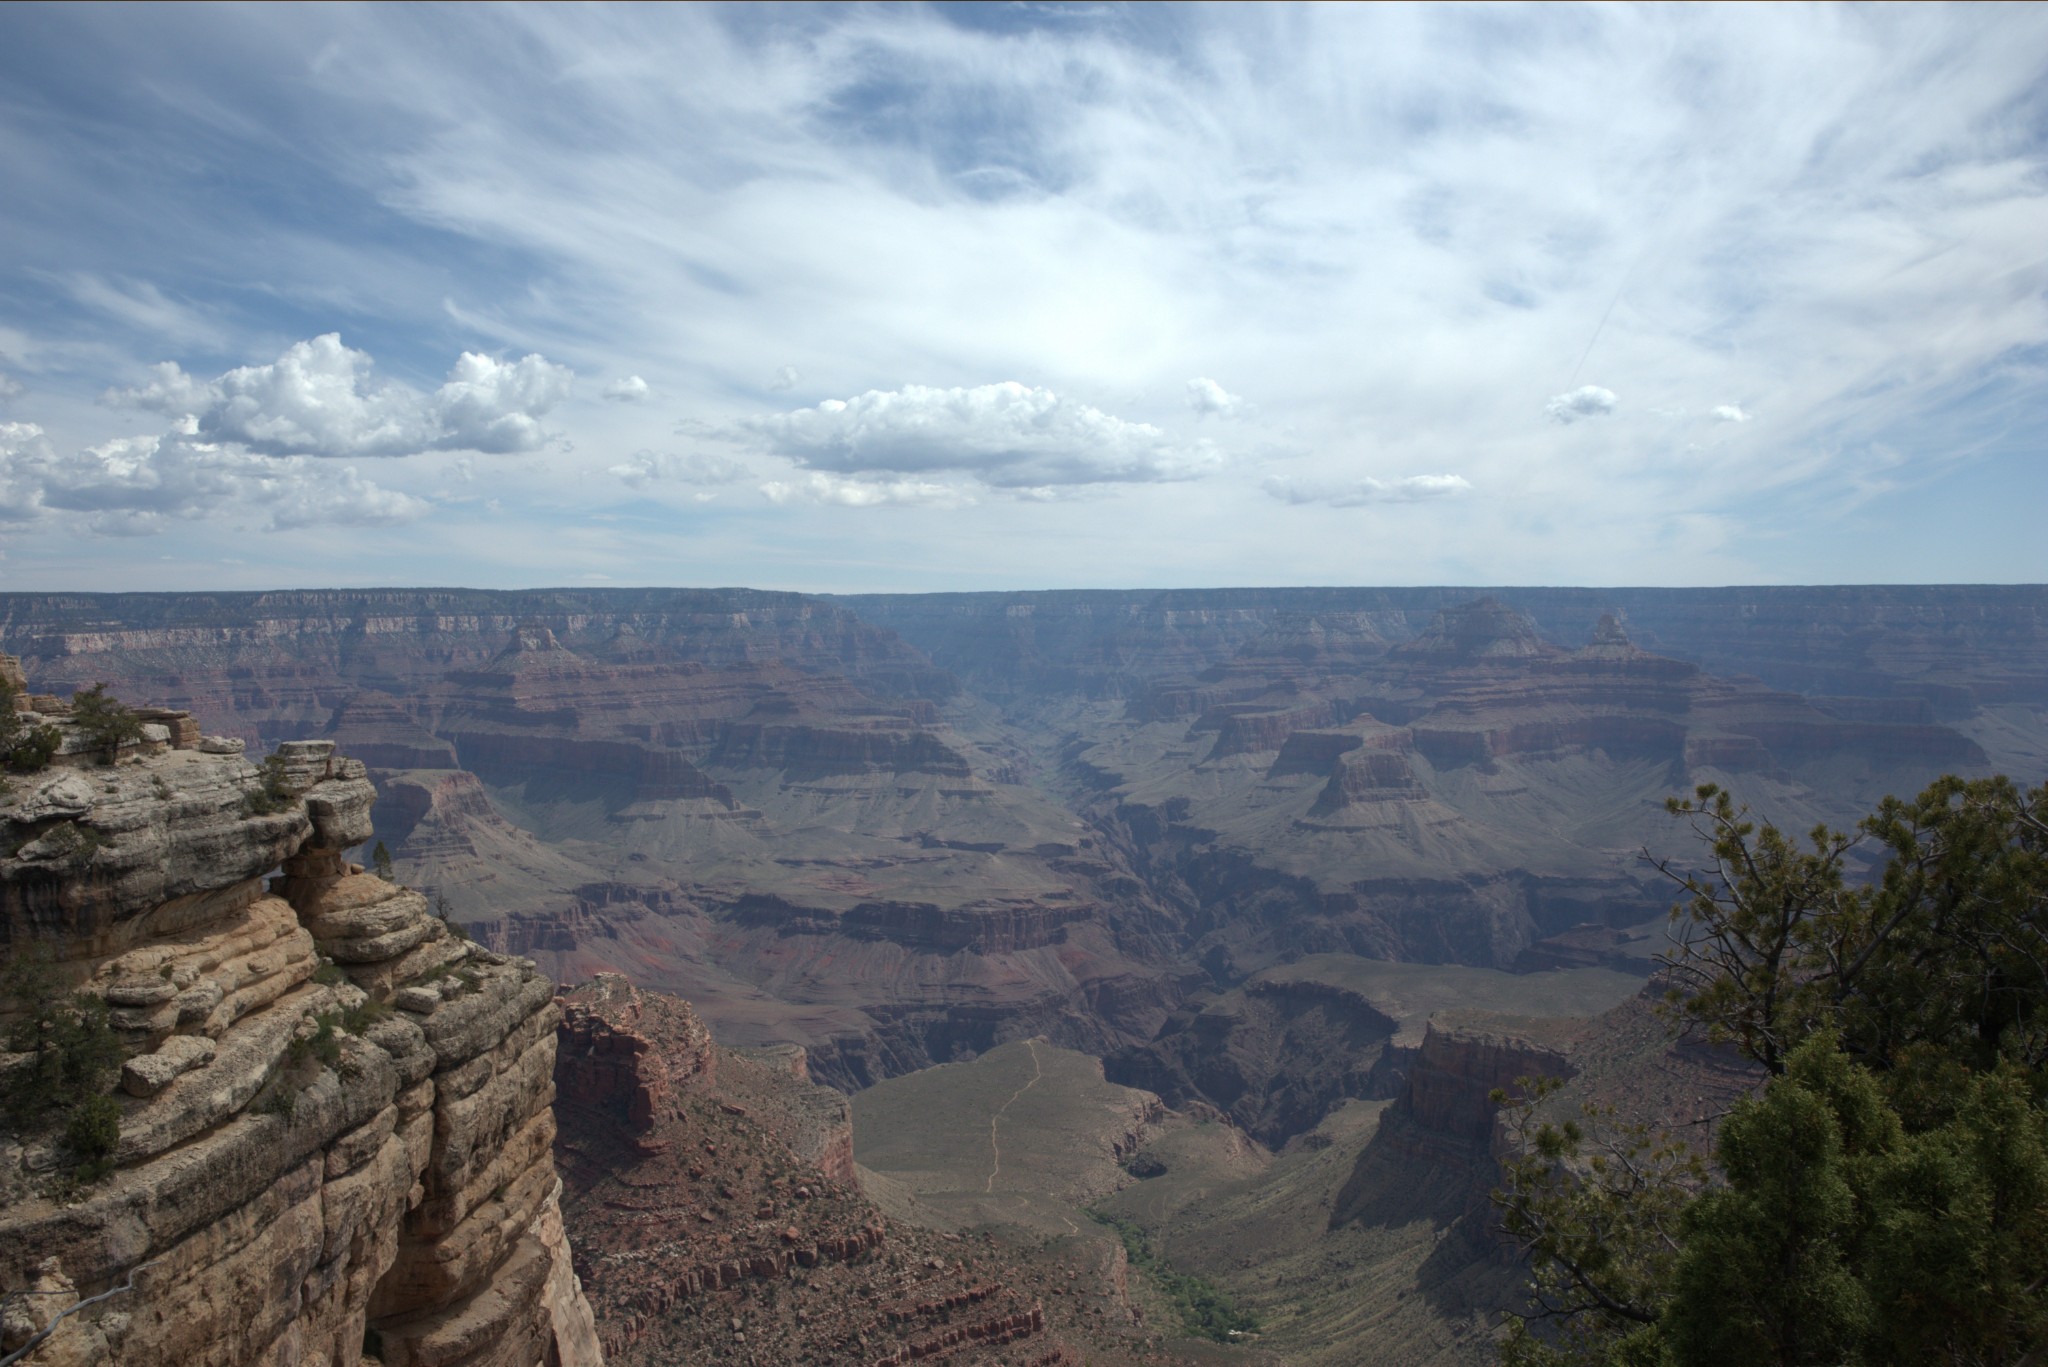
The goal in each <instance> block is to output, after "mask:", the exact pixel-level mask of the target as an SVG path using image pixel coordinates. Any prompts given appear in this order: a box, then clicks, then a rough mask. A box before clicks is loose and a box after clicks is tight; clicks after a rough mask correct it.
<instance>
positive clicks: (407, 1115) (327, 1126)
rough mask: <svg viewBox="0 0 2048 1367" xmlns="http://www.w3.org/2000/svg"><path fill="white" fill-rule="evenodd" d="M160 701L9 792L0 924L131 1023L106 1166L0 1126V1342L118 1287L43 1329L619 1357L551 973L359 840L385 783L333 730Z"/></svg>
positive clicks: (279, 1344)
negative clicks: (222, 723) (222, 720)
mask: <svg viewBox="0 0 2048 1367" xmlns="http://www.w3.org/2000/svg"><path fill="white" fill-rule="evenodd" d="M154 715H155V716H157V717H159V718H160V720H152V721H151V722H150V725H152V726H155V727H157V728H159V729H160V730H161V732H162V733H163V734H162V737H161V738H160V739H159V741H157V742H155V743H152V742H151V741H150V739H149V737H148V735H147V733H145V739H144V742H143V743H141V744H139V745H137V746H135V747H133V748H132V751H131V752H128V753H124V754H123V755H122V756H121V757H120V758H119V760H118V762H116V763H114V764H111V765H106V766H101V765H98V764H96V763H89V762H88V763H84V764H62V765H61V766H60V767H59V768H57V769H56V770H54V771H52V772H49V773H46V774H43V775H40V776H33V777H30V778H28V779H25V780H24V779H22V778H19V777H17V778H16V779H15V780H14V781H13V786H12V790H11V791H10V792H8V793H6V794H5V795H4V796H0V850H4V851H6V852H7V853H6V855H5V857H4V858H0V948H4V952H5V954H6V955H7V957H8V958H10V959H16V958H19V957H21V956H27V955H32V954H33V955H40V956H45V957H46V958H47V964H46V966H45V967H44V968H43V969H41V970H39V971H41V972H44V973H47V974H51V975H55V977H56V978H57V979H59V980H60V981H61V982H62V983H63V984H64V985H65V986H66V987H67V988H69V989H75V990H76V991H78V992H82V993H87V994H90V995H91V996H94V997H97V998H98V999H100V1000H101V1001H104V1002H105V1003H106V1004H107V1007H108V1017H109V1020H110V1022H111V1024H112V1026H113V1028H114V1030H115V1032H116V1035H117V1037H118V1039H119V1042H120V1051H121V1053H122V1055H123V1058H122V1061H121V1063H120V1067H119V1082H118V1088H119V1090H118V1092H117V1093H116V1094H115V1096H114V1098H113V1100H114V1104H115V1106H116V1107H117V1108H118V1112H119V1134H118V1138H117V1140H116V1141H115V1143H114V1145H113V1150H112V1153H111V1154H110V1155H109V1158H110V1162H111V1169H112V1170H111V1171H110V1172H108V1173H106V1174H104V1175H98V1174H91V1173H83V1172H80V1171H77V1170H76V1162H75V1155H74V1154H72V1153H71V1152H69V1151H68V1150H67V1149H66V1147H65V1145H64V1143H62V1142H60V1141H59V1140H58V1139H57V1138H56V1137H55V1136H53V1134H51V1133H47V1132H41V1131H37V1130H34V1129H33V1128H31V1129H30V1130H29V1131H28V1132H24V1133H18V1134H15V1135H13V1136H11V1137H7V1138H0V1307H5V1309H4V1312H0V1313H4V1327H0V1347H4V1349H6V1350H12V1349H16V1348H19V1347H22V1346H24V1344H25V1343H26V1342H27V1340H28V1338H29V1337H31V1336H32V1335H33V1334H35V1333H36V1332H38V1331H40V1330H41V1329H42V1328H45V1327H48V1326H50V1325H51V1324H52V1323H53V1321H54V1317H55V1316H56V1315H57V1313H58V1312H59V1311H61V1310H65V1309H68V1308H69V1307H71V1306H74V1305H82V1304H84V1299H82V1298H91V1297H94V1296H98V1295H100V1294H101V1293H106V1292H110V1291H111V1292H113V1293H114V1294H111V1295H107V1296H106V1297H105V1299H103V1300H99V1301H96V1302H93V1303H92V1304H91V1305H90V1306H89V1308H87V1309H85V1310H84V1312H83V1313H79V1314H76V1315H71V1316H68V1317H66V1318H64V1319H62V1320H61V1322H55V1328H54V1330H53V1332H52V1333H51V1334H50V1335H49V1336H48V1337H47V1338H46V1339H45V1340H43V1342H42V1345H41V1346H40V1347H39V1348H38V1349H37V1356H36V1358H35V1361H36V1362H37V1363H39V1364H46V1363H47V1364H56V1363H65V1364H79V1365H80V1367H83V1365H84V1364H95V1365H97V1364H106V1365H107V1367H116V1365H118V1364H137V1365H138V1367H141V1365H144V1364H147V1365H148V1367H188V1365H196V1364H222V1365H223V1367H225V1365H226V1364H241V1363H252V1364H253V1363H262V1364H277V1365H278V1367H284V1364H321V1367H352V1365H353V1364H356V1363H359V1362H377V1363H381V1364H383V1367H429V1365H431V1367H472V1365H473V1367H486V1365H488V1367H499V1365H500V1364H502V1365H503V1367H515V1365H517V1367H526V1365H527V1364H542V1363H544V1364H565V1365H566V1364H597V1363H599V1362H601V1360H602V1355H601V1352H600V1350H599V1348H598V1344H597V1338H596V1332H595V1326H594V1324H593V1321H592V1319H591V1315H590V1310H589V1306H588V1304H587V1302H586V1301H585V1300H584V1298H583V1295H582V1291H581V1289H580V1287H579V1285H578V1283H577V1280H576V1277H575V1275H574V1271H573V1267H572V1263H571V1258H570V1253H569V1249H568V1245H567V1242H566V1239H565V1236H564V1233H563V1229H562V1223H561V1214H560V1208H559V1205H558V1199H557V1194H558V1191H559V1189H560V1183H559V1181H558V1179H557V1178H556V1175H555V1170H554V1164H553V1161H552V1155H551V1146H552V1141H553V1138H554V1116H553V1112H552V1110H551V1108H550V1102H551V1101H552V1098H553V1091H554V1087H553V1071H554V1053H555V1017H556V1012H555V1008H554V1005H553V1002H552V984H550V983H549V982H548V981H547V980H546V979H544V978H542V977H540V976H539V975H538V974H537V972H536V971H535V970H534V968H533V966H532V965H531V964H530V963H527V962H525V961H522V960H517V959H512V958H508V957H505V956H502V955H498V954H494V953H491V952H489V951H485V950H482V949H481V948H479V947H477V946H475V945H472V944H470V943H468V942H467V941H465V940H464V939H462V938H460V937H459V936H457V935H455V934H453V933H451V931H450V929H449V928H448V927H447V926H446V925H445V924H444V923H443V922H441V921H440V920H439V919H437V918H436V917H434V916H433V915H432V914H431V913H430V912H429V910H428V908H427V904H426V902H425V900H424V899H423V898H422V897H420V896H419V894H417V893H413V892H410V891H407V890H404V889H401V888H399V887H396V886H394V885H392V884H389V883H386V882H384V881H383V880H381V879H378V878H374V877H369V876H366V875H364V874H363V873H362V871H361V869H360V867H359V866H357V865H353V864H350V863H348V862H346V860H345V858H344V852H345V851H347V850H349V849H350V848H351V847H353V846H355V845H358V844H360V843H361V842H362V841H363V840H365V839H366V838H367V837H368V836H369V834H370V824H369V812H370V809H371V806H372V803H373V801H374V799H375V794H374V792H373V791H372V789H371V786H370V784H369V782H368V781H367V780H366V778H365V777H364V771H363V766H362V765H361V764H360V763H359V762H357V761H355V760H353V759H349V758H346V757H344V756H341V755H338V754H336V753H335V751H334V746H333V744H332V743H331V742H326V741H298V742H287V743H285V744H284V745H282V746H281V747H280V748H279V750H278V753H277V756H276V757H275V758H276V760H277V762H276V763H274V764H272V765H270V766H269V770H268V772H266V771H265V769H264V768H262V767H260V766H258V765H256V764H254V763H252V762H251V761H250V760H249V759H247V758H245V757H243V756H242V755H241V754H239V753H234V751H236V750H239V748H240V747H239V746H225V745H209V744H207V743H205V742H204V741H203V740H202V738H201V736H200V733H199V728H198V727H197V726H196V725H186V724H185V723H186V722H188V721H189V718H184V717H182V716H179V715H165V714H154ZM60 724H61V719H60ZM152 751H156V752H155V753H152ZM67 831H68V832H71V833H72V834H71V835H69V836H66V835H65V834H64V832H67ZM280 867H281V869H282V873H281V874H280V875H279V876H277V877H275V878H271V879H269V880H268V881H266V880H265V877H264V875H265V874H266V873H268V872H269V871H270V870H272V869H278V868H280ZM394 1006H395V1007H396V1008H397V1009H394ZM24 1009H25V1007H24V1003H23V1001H22V1000H21V999H19V998H16V999H11V1000H9V1001H8V1002H7V1003H6V1004H5V1006H4V1008H0V1011H4V1013H5V1014H6V1015H7V1016H8V1018H9V1019H8V1022H6V1023H10V1024H11V1023H12V1022H13V1021H15V1020H19V1019H20V1018H21V1012H22V1011H23V1010H24ZM26 1063H27V1058H26V1056H8V1057H6V1058H4V1059H0V1068H4V1069H6V1070H7V1071H8V1072H9V1073H10V1074H14V1076H15V1078H17V1079H18V1078H19V1077H22V1076H26V1074H21V1073H17V1072H16V1070H18V1069H20V1068H22V1067H24V1066H25V1064H26ZM10 1085H12V1082H10ZM28 1293H34V1294H28Z"/></svg>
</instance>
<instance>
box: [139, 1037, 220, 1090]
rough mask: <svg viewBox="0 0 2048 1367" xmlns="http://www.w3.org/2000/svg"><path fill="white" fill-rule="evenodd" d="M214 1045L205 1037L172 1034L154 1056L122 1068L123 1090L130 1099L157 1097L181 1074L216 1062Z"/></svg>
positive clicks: (143, 1055)
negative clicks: (135, 1097) (133, 1097)
mask: <svg viewBox="0 0 2048 1367" xmlns="http://www.w3.org/2000/svg"><path fill="white" fill-rule="evenodd" d="M213 1056H214V1043H213V1041H212V1040H210V1039H208V1038H206V1037H205V1036H204V1035H173V1036H171V1038H169V1039H167V1040H165V1041H164V1043H163V1047H162V1048H160V1049H158V1050H157V1051H156V1052H155V1053H153V1054H142V1055H139V1056H137V1057H135V1058H131V1059H129V1060H128V1061H127V1062H126V1063H123V1064H122V1065H121V1090H123V1091H125V1092H127V1093H128V1095H130V1096H141V1097H150V1096H155V1095H156V1094H157V1093H158V1092H161V1091H162V1090H163V1089H164V1088H166V1087H168V1086H170V1085H171V1083H172V1081H173V1080H174V1079H176V1078H177V1077H178V1075H179V1074H181V1073H187V1072H190V1071H191V1070H192V1069H194V1068H200V1067H204V1066H205V1065H206V1064H209V1063H211V1062H213Z"/></svg>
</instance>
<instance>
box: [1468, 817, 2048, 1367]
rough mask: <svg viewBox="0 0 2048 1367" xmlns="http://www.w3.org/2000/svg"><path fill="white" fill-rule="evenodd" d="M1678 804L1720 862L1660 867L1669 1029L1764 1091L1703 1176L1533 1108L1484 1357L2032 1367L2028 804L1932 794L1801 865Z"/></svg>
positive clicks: (1811, 854)
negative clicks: (1514, 1267)
mask: <svg viewBox="0 0 2048 1367" xmlns="http://www.w3.org/2000/svg"><path fill="white" fill-rule="evenodd" d="M1670 807H1671V810H1672V811H1673V812H1674V813H1675V814H1676V815H1678V816H1680V817H1682V818H1684V819H1687V820H1689V821H1691V822H1692V823H1693V824H1694V825H1695V827H1696V828H1697V829H1698V831H1699V833H1700V835H1701V838H1702V842H1703V845H1704V846H1705V848H1706V850H1707V852H1708V854H1709V856H1710V864H1709V867H1707V868H1706V869H1704V870H1699V871H1694V870H1679V869H1676V868H1673V867H1672V866H1671V865H1669V864H1668V863H1660V864H1659V867H1661V868H1663V869H1664V870H1665V872H1666V873H1667V874H1669V875H1670V876H1671V877H1673V878H1674V879H1675V880H1676V881H1677V882H1678V883H1679V884H1680V885H1681V886H1682V887H1683V888H1684V889H1685V892H1686V894H1687V896H1686V900H1685V901H1684V902H1683V903H1682V904H1681V905H1680V906H1679V907H1677V908H1675V909H1674V911H1673V915H1674V918H1676V919H1677V921H1678V924H1679V936H1678V947H1677V949H1676V950H1675V951H1674V952H1673V953H1672V954H1671V955H1669V956H1668V959H1667V967H1668V970H1669V972H1670V974H1671V977H1672V980H1673V981H1674V983H1675V984H1676V988H1675V990H1674V992H1673V995H1672V1005H1673V1010H1674V1013H1675V1014H1676V1015H1677V1016H1678V1017H1679V1018H1680V1019H1681V1020H1683V1021H1685V1022H1686V1023H1687V1024H1689V1025H1692V1026H1695V1027H1698V1028H1701V1029H1703V1030H1704V1031H1705V1032H1706V1033H1707V1034H1708V1035H1709V1036H1710V1037H1711V1038H1714V1039H1716V1040H1719V1041H1722V1042H1725V1043H1727V1044H1729V1045H1731V1046H1732V1047H1734V1048H1735V1049H1737V1050H1738V1051H1740V1052H1741V1053H1742V1054H1743V1055H1745V1056H1746V1057H1748V1058H1749V1059H1751V1060H1753V1061H1754V1062H1755V1063H1757V1064H1759V1065H1761V1067H1762V1069H1763V1072H1764V1075H1765V1078H1766V1081H1765V1083H1764V1085H1763V1086H1761V1087H1760V1088H1759V1090H1758V1091H1757V1092H1756V1093H1755V1094H1754V1095H1752V1096H1750V1097H1747V1098H1745V1099H1743V1100H1741V1101H1739V1102H1737V1103H1736V1104H1735V1106H1734V1107H1733V1108H1731V1110H1730V1111H1729V1113H1728V1114H1727V1116H1726V1117H1725V1118H1724V1120H1723V1122H1722V1124H1721V1127H1720V1131H1719V1134H1718V1136H1717V1138H1716V1141H1715V1146H1714V1153H1713V1159H1714V1163H1713V1165H1712V1168H1711V1169H1709V1168H1708V1167H1707V1166H1706V1165H1704V1164H1703V1163H1701V1162H1700V1161H1699V1160H1698V1159H1697V1158H1696V1157H1693V1156H1691V1155H1690V1153H1689V1151H1688V1150H1686V1149H1685V1147H1684V1146H1683V1145H1680V1144H1677V1143H1675V1142H1673V1141H1671V1140H1670V1139H1669V1138H1668V1136H1662V1135H1657V1134H1653V1133H1652V1132H1650V1131H1648V1130H1645V1129H1635V1130H1630V1129H1628V1128H1626V1127H1615V1126H1614V1125H1613V1124H1612V1123H1611V1117H1602V1116H1599V1115H1597V1114H1593V1113H1590V1112H1589V1113H1586V1114H1584V1115H1583V1117H1582V1119H1581V1120H1580V1121H1573V1122H1567V1123H1564V1124H1558V1123H1555V1122H1540V1121H1539V1120H1538V1119H1537V1116H1538V1113H1539V1110H1540V1109H1541V1108H1542V1105H1543V1099H1544V1097H1545V1096H1546V1095H1547V1094H1548V1092H1549V1091H1550V1090H1552V1089H1553V1088H1554V1084H1539V1085H1536V1086H1535V1087H1534V1088H1533V1089H1532V1091H1531V1093H1530V1094H1529V1095H1528V1097H1527V1098H1526V1099H1525V1100H1524V1101H1523V1102H1522V1103H1521V1105H1520V1106H1519V1107H1518V1109H1517V1110H1516V1111H1514V1112H1513V1113H1512V1114H1511V1120H1512V1123H1513V1124H1514V1125H1515V1126H1516V1127H1517V1130H1518V1137H1519V1138H1520V1140H1521V1145H1520V1152H1519V1156H1518V1157H1516V1158H1514V1159H1512V1160H1510V1162H1509V1163H1508V1164H1507V1165H1506V1178H1507V1181H1506V1184H1505V1186H1504V1187H1503V1189H1502V1190H1501V1191H1500V1192H1497V1193H1496V1195H1495V1199H1496V1203H1497V1205H1498V1206H1499V1208H1500V1210H1501V1212H1502V1223H1503V1226H1504V1228H1505V1229H1506V1230H1507V1232H1508V1233H1509V1235H1510V1236H1511V1237H1512V1238H1514V1239H1515V1240H1516V1241H1517V1242H1518V1243H1519V1244H1520V1245H1521V1247H1522V1248H1523V1249H1524V1250H1525V1251H1526V1252H1527V1253H1528V1254H1529V1256H1530V1259H1531V1264H1532V1268H1533V1282H1534V1285H1533V1294H1532V1305H1531V1310H1530V1312H1529V1314H1528V1315H1527V1316H1524V1317H1520V1318H1517V1319H1516V1320H1515V1321H1514V1322H1513V1323H1511V1324H1510V1327H1509V1332H1508V1335H1507V1338H1506V1340H1505V1341H1504V1344H1503V1360H1504V1361H1508V1362H1511V1363H1526V1364H1544V1365H1548V1364H1558V1365H1561V1364H1567V1363H1571V1364H1579V1363H1608V1364H1651V1363H1657V1364H1667V1363H1668V1364H1676V1365H1677V1367H1692V1365H1693V1364H1708V1363H1728V1362H1743V1363H1751V1362H1755V1363H1783V1364H1806V1363H1813V1364H1821V1363H1827V1364H1837V1363H1840V1364H1864V1363H1868V1364H1879V1363H1919V1362H1942V1363H1958V1364H1962V1363H1969V1364H2020V1363H2037V1362H2042V1361H2048V821H2044V816H2048V788H2041V789H2036V790H2034V791H2033V792H2031V793H2029V792H2026V791H2024V790H2022V789H2020V788H2019V787H2017V786H2016V785H2014V784H2012V783H2011V782H2010V781H2008V780H2006V779H2003V778H1995V779H1982V780H1963V779H1959V778H1953V777H1949V778H1943V779H1940V780H1938V781H1937V782H1935V783H1934V784H1933V785H1932V786H1930V787H1929V788H1928V789H1927V790H1926V791H1925V792H1923V793H1921V794H1920V795H1919V796H1918V797H1917V798H1915V799H1912V800H1911V801H1906V800H1901V799H1897V798H1887V799H1886V800H1885V801H1884V802H1883V803H1882V804H1881V805H1880V806H1879V807H1878V809H1877V810H1876V811H1875V812H1873V813H1872V814H1871V815H1870V816H1869V817H1868V818H1866V819H1865V820H1864V821H1863V822H1861V823H1860V825H1859V827H1858V830H1857V832H1856V833H1855V834H1854V835H1848V834H1844V833H1841V832H1836V831H1831V830H1828V829H1826V828H1825V827H1822V828H1817V829H1815V830H1814V831H1812V832H1810V833H1809V834H1808V835H1807V836H1806V837H1805V839H1804V840H1796V839H1793V838H1791V837H1788V836H1786V835H1785V834H1783V833H1782V832H1779V831H1777V830H1776V829H1774V828H1772V827H1771V826H1769V825H1759V824H1757V823H1755V822H1753V821H1752V820H1751V819H1750V817H1749V815H1748V813H1747V812H1746V811H1745V810H1743V809H1742V808H1740V807H1738V806H1737V805H1736V804H1735V803H1734V801H1733V799H1732V798H1731V797H1730V796H1729V795H1728V794H1726V793H1724V792H1722V791H1720V790H1719V789H1717V788H1714V787H1703V788H1701V789H1699V790H1698V791H1697V792H1696V793H1695V795H1694V796H1693V797H1692V798H1690V799H1675V800H1674V801H1673V802H1672V803H1671V804H1670ZM1866 852H1867V853H1869V854H1871V855H1874V856H1875V861H1874V862H1875V866H1876V867H1875V869H1874V876H1865V877H1861V878H1859V877H1856V876H1854V874H1855V873H1856V872H1857V866H1856V864H1855V862H1854V861H1856V860H1858V859H1859V858H1861V857H1862V856H1863V855H1864V854H1865V853H1866Z"/></svg>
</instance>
